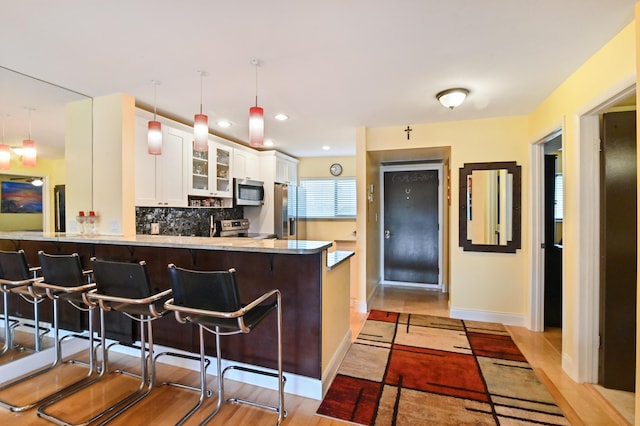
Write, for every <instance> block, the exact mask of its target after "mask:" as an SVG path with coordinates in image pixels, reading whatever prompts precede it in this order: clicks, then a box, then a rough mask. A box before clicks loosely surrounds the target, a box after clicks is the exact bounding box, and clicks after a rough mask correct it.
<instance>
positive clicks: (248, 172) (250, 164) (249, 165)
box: [233, 148, 263, 180]
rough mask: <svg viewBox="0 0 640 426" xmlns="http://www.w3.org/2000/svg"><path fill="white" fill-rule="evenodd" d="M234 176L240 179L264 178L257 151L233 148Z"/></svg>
mask: <svg viewBox="0 0 640 426" xmlns="http://www.w3.org/2000/svg"><path fill="white" fill-rule="evenodd" d="M233 177H234V178H238V179H249V180H263V178H262V175H261V173H260V162H259V160H258V154H257V152H251V151H249V150H245V149H241V148H235V149H234V150H233Z"/></svg>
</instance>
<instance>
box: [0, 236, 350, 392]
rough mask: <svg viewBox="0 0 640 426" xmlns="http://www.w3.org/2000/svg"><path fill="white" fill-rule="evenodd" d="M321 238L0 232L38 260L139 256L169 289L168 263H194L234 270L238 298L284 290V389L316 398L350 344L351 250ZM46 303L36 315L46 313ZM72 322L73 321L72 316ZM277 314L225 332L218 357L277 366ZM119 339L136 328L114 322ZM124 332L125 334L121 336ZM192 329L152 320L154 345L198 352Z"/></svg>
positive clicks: (2, 246)
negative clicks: (334, 248) (254, 328)
mask: <svg viewBox="0 0 640 426" xmlns="http://www.w3.org/2000/svg"><path fill="white" fill-rule="evenodd" d="M331 244H332V243H331V242H327V241H298V240H275V239H267V240H265V239H262V240H254V239H248V238H225V237H220V238H206V237H179V236H155V235H154V236H152V235H136V236H133V237H118V236H91V237H89V236H80V235H65V234H59V233H41V232H5V233H0V250H20V249H22V250H24V251H25V253H26V256H27V260H28V262H29V263H30V264H31V265H33V266H37V264H38V260H37V252H38V251H39V250H43V251H44V252H46V253H49V254H69V253H78V254H79V255H80V257H81V260H82V263H83V265H84V266H85V267H86V268H87V269H88V268H89V265H90V259H91V258H92V257H96V258H99V259H106V260H116V261H131V262H133V261H136V262H137V261H145V262H146V264H147V268H148V273H149V278H150V281H151V283H152V285H153V286H154V287H156V288H158V289H160V290H164V289H168V288H170V284H169V275H168V271H167V266H168V265H169V264H171V263H173V264H175V265H176V266H179V267H183V268H189V269H195V270H227V269H230V268H234V269H236V271H237V272H236V278H237V282H238V286H239V288H240V298H241V300H247V301H249V300H253V299H255V298H256V297H258V296H259V295H261V294H263V293H265V292H266V291H268V290H270V289H275V288H277V289H279V290H280V291H281V293H282V307H283V308H282V309H283V367H284V371H285V375H286V376H287V387H286V388H285V390H286V391H287V392H290V393H295V394H299V395H303V396H307V397H312V398H317V399H320V398H321V397H322V395H323V391H324V389H325V388H326V387H327V386H328V383H326V382H327V381H328V380H330V379H331V377H332V376H333V372H334V369H335V368H337V365H338V364H339V363H340V360H341V359H342V356H343V355H344V352H345V351H346V349H347V348H348V346H349V343H350V337H351V332H350V329H349V303H350V302H349V261H348V259H349V257H350V256H352V255H353V252H344V251H342V252H331V253H330V254H329V255H328V250H327V249H328V248H329V247H330V246H331ZM13 306H17V307H16V310H15V312H10V314H11V315H16V316H22V317H27V318H28V317H29V315H30V311H29V310H28V309H27V308H26V307H25V306H24V304H20V303H17V305H13ZM48 309H50V307H49V308H47V306H45V307H43V309H42V314H41V315H42V318H43V319H44V321H48V319H49V318H51V314H50V312H48ZM81 318H82V317H81V316H79V315H78V316H76V318H74V317H73V314H72V313H66V314H65V321H66V323H68V324H69V327H68V328H69V329H86V324H83V323H82V319H81ZM74 321H75V322H74ZM275 321H276V318H275V317H273V318H267V319H266V320H265V323H264V324H263V325H261V326H260V328H261V329H262V330H261V331H260V332H258V333H251V334H249V335H245V336H228V337H225V338H224V339H225V340H224V344H223V345H221V346H222V349H223V356H222V357H223V359H225V360H233V361H237V362H241V363H245V364H248V365H256V366H261V367H266V368H271V369H275V368H276V342H275V334H274V333H273V332H271V330H275V329H276V324H275ZM112 326H115V329H116V332H119V333H121V334H122V336H121V338H122V340H124V341H126V340H127V338H129V339H130V340H131V341H133V342H135V341H136V340H137V338H138V336H137V335H136V333H137V332H136V328H135V327H133V326H129V325H127V324H126V323H125V325H124V327H123V326H122V324H120V325H117V324H115V325H113V324H112ZM127 333H130V335H129V336H127ZM197 336H198V333H197V329H196V328H195V327H193V326H191V325H188V324H180V323H178V322H177V321H175V319H174V318H173V316H171V315H167V316H165V317H163V318H161V319H159V320H157V321H156V322H155V323H154V340H155V343H156V344H158V345H162V346H165V347H169V348H175V349H178V350H182V351H186V352H189V353H197V352H198V351H199V348H198V338H197ZM205 346H206V347H207V351H208V355H213V354H215V342H214V339H213V338H211V341H207V342H206V345H205Z"/></svg>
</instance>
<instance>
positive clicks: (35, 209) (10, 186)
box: [0, 181, 42, 213]
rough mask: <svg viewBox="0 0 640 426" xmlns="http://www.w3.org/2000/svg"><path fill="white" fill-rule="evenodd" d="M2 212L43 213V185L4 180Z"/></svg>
mask: <svg viewBox="0 0 640 426" xmlns="http://www.w3.org/2000/svg"><path fill="white" fill-rule="evenodd" d="M0 191H2V192H1V200H2V206H1V207H0V213H42V187H41V186H33V185H31V184H30V183H23V182H9V181H5V182H2V186H1V187H0Z"/></svg>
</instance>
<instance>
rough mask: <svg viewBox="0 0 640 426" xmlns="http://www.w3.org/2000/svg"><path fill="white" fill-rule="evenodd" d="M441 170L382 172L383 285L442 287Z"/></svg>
mask: <svg viewBox="0 0 640 426" xmlns="http://www.w3.org/2000/svg"><path fill="white" fill-rule="evenodd" d="M441 170H442V169H441V168H436V169H421V170H384V169H383V191H384V195H383V196H384V216H383V217H384V219H383V239H382V241H383V243H382V246H383V274H382V275H383V282H384V283H406V284H432V285H440V283H441V278H440V272H441V271H440V269H441V267H440V263H441V255H440V250H441V247H440V246H441V232H440V225H439V221H440V217H441V214H440V196H439V193H440V188H439V185H440V179H439V176H440V174H441V173H442V172H441Z"/></svg>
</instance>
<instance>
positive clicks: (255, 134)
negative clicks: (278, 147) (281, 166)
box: [249, 106, 264, 146]
mask: <svg viewBox="0 0 640 426" xmlns="http://www.w3.org/2000/svg"><path fill="white" fill-rule="evenodd" d="M249 145H251V146H264V110H263V109H262V108H260V107H259V106H254V107H251V108H249Z"/></svg>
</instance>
